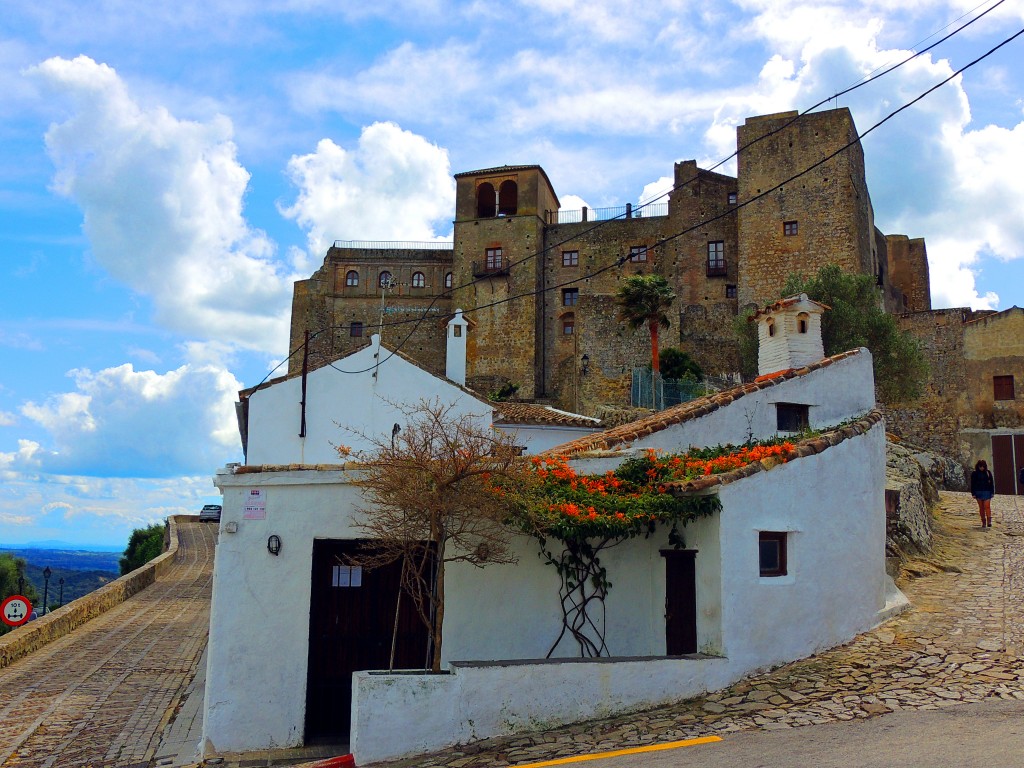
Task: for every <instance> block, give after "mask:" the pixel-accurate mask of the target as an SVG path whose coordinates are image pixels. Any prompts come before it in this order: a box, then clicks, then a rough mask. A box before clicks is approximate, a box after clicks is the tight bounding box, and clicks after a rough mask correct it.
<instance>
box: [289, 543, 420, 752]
mask: <svg viewBox="0 0 1024 768" xmlns="http://www.w3.org/2000/svg"><path fill="white" fill-rule="evenodd" d="M361 544H363V542H361V541H354V540H336V539H317V540H315V541H314V542H313V572H312V579H313V583H312V593H311V595H310V612H309V671H308V677H307V682H306V740H307V742H308V741H310V740H317V739H330V740H334V741H340V742H343V741H345V740H347V739H348V736H349V723H350V720H351V717H352V673H353V672H357V671H360V670H368V669H388V662H389V659H390V656H391V639H392V633H393V631H394V627H395V613H396V608H398V634H397V639H396V643H395V664H394V668H395V669H422V668H423V667H424V666H425V660H426V652H427V631H426V627H425V626H424V625H423V622H421V621H420V619H419V616H418V614H417V613H416V610H415V608H414V606H413V604H412V601H411V600H410V599H409V596H408V595H405V594H403V595H402V596H401V601H400V602H399V583H400V565H399V563H397V562H396V563H393V564H392V565H390V566H386V567H382V568H375V569H374V570H372V571H368V570H366V569H365V568H356V567H351V566H347V565H345V564H344V562H345V560H344V558H345V555H353V554H356V553H357V552H358V551H359V547H360V545H361Z"/></svg>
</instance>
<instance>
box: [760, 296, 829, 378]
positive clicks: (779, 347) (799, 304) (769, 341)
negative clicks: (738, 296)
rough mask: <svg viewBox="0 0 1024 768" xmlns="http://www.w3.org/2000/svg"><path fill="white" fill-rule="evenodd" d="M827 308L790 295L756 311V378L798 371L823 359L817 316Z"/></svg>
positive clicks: (819, 317) (819, 316) (823, 353)
mask: <svg viewBox="0 0 1024 768" xmlns="http://www.w3.org/2000/svg"><path fill="white" fill-rule="evenodd" d="M826 309H828V307H827V306H825V305H824V304H819V303H818V302H816V301H812V300H811V299H809V298H807V294H806V293H801V294H800V295H799V296H790V297H789V298H786V299H782V300H780V301H777V302H775V303H774V304H769V305H768V306H767V307H765V308H764V309H761V310H758V312H757V313H756V314H754V316H753V317H752V318H751V320H752V321H753V322H756V323H757V375H758V376H769V375H771V374H773V373H779V372H782V371H789V370H792V369H794V368H802V367H804V366H805V365H810V364H811V363H816V362H818V361H819V360H821V358H823V357H824V356H825V349H824V346H823V344H822V341H821V316H822V314H824V312H825V310H826Z"/></svg>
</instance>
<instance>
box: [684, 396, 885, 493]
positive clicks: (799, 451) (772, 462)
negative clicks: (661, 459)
mask: <svg viewBox="0 0 1024 768" xmlns="http://www.w3.org/2000/svg"><path fill="white" fill-rule="evenodd" d="M882 419H883V415H882V411H881V410H879V409H878V408H874V409H872V410H870V411H868V412H867V413H866V414H864V415H863V416H861V417H860V418H859V419H857V420H856V421H854V422H852V423H850V424H847V425H845V426H843V427H839V428H838V429H833V430H832V431H831V432H825V433H823V434H821V435H817V436H815V437H809V438H807V439H806V440H801V441H800V442H799V443H796V444H795V448H794V450H793V451H792V453H790V454H789V456H787V457H786V458H785V459H780V458H778V457H776V456H769V457H768V458H766V459H761V461H755V462H753V463H752V464H747V465H746V466H743V467H740V468H739V469H733V470H730V471H729V472H723V473H722V474H720V475H705V476H704V477H698V478H696V479H694V480H676V481H672V482H668V483H665V484H664V485H665V489H666V490H667V491H668V492H669V493H671V494H672V495H673V496H683V495H685V494H689V493H699V492H701V491H706V490H708V489H710V488H715V487H717V486H722V485H728V484H729V483H734V482H736V481H737V480H742V479H743V478H745V477H750V476H751V475H756V474H757V473H758V472H766V471H768V470H770V469H774V468H775V467H777V466H778V465H780V464H783V463H786V462H789V461H794V460H796V459H802V458H804V457H806V456H814V455H815V454H818V453H823V452H825V451H827V450H828V449H829V448H831V447H832V446H833V445H839V443H841V442H843V441H844V440H849V439H850V438H851V437H858V436H860V435H863V434H865V433H867V432H868V431H869V430H870V429H871V428H872V427H874V426H875V425H876V424H878V423H880V422H881V421H882Z"/></svg>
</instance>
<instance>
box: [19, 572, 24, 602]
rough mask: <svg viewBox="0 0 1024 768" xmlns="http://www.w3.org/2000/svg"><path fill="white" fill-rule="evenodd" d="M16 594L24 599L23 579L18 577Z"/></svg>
mask: <svg viewBox="0 0 1024 768" xmlns="http://www.w3.org/2000/svg"><path fill="white" fill-rule="evenodd" d="M18 594H19V595H21V596H22V597H24V595H25V577H24V576H18Z"/></svg>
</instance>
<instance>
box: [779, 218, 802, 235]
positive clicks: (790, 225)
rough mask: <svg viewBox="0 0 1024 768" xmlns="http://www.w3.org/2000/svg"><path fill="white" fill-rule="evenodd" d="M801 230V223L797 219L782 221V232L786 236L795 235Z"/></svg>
mask: <svg viewBox="0 0 1024 768" xmlns="http://www.w3.org/2000/svg"><path fill="white" fill-rule="evenodd" d="M798 231H799V225H798V224H797V222H795V221H784V222H782V234H784V235H785V236H786V237H793V236H795V235H796V233H797V232H798Z"/></svg>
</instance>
